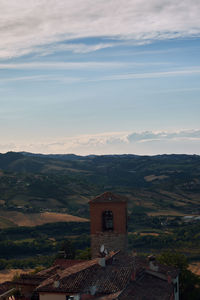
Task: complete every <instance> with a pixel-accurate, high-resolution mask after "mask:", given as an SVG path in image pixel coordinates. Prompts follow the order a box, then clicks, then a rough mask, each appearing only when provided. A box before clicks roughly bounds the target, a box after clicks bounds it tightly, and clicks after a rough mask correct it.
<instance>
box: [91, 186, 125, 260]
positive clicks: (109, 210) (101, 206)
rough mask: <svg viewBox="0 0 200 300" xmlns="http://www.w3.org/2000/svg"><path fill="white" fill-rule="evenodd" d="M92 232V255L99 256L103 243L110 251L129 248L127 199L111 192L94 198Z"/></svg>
mask: <svg viewBox="0 0 200 300" xmlns="http://www.w3.org/2000/svg"><path fill="white" fill-rule="evenodd" d="M89 205H90V224H91V225H90V226H91V230H90V234H91V252H92V257H93V258H95V257H98V256H99V250H100V247H101V245H104V247H105V249H106V250H107V251H108V252H110V251H117V250H122V251H123V252H126V250H127V200H126V198H125V197H122V196H119V195H115V194H113V193H111V192H105V193H104V194H102V195H100V196H98V197H96V198H94V199H92V200H91V201H90V202H89Z"/></svg>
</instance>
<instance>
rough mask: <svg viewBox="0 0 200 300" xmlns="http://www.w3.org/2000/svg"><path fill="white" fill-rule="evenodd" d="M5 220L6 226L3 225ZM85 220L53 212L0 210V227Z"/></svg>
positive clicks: (84, 220) (85, 220)
mask: <svg viewBox="0 0 200 300" xmlns="http://www.w3.org/2000/svg"><path fill="white" fill-rule="evenodd" d="M6 221H7V226H5V225H6ZM87 221H88V220H87V219H85V218H80V217H76V216H72V215H69V214H62V213H55V212H44V213H36V214H24V213H21V212H16V211H0V228H5V227H9V225H17V226H37V225H42V224H45V223H55V222H87Z"/></svg>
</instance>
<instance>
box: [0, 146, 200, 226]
mask: <svg viewBox="0 0 200 300" xmlns="http://www.w3.org/2000/svg"><path fill="white" fill-rule="evenodd" d="M0 170H1V174H0V175H1V176H0V189H1V199H0V206H1V209H2V210H4V211H5V210H11V211H12V210H18V211H21V212H24V213H34V212H41V211H46V210H48V211H58V212H68V213H71V214H75V215H78V216H82V217H88V205H87V202H88V199H90V198H91V197H94V196H96V195H97V194H99V193H102V192H103V191H105V190H112V191H113V192H117V193H121V194H124V195H127V196H128V199H129V200H130V202H129V207H130V208H131V209H132V208H133V207H135V206H136V205H138V206H140V207H141V208H143V209H144V210H146V211H148V212H160V214H162V213H163V211H164V212H165V213H166V212H168V213H169V215H170V214H175V215H179V214H185V213H186V214H188V213H194V212H198V211H199V199H200V180H199V176H200V157H199V156H197V155H157V156H152V157H149V156H136V155H102V156H86V157H81V156H75V155H34V154H30V153H14V152H9V153H6V154H0ZM47 207H48V209H47ZM1 223H2V227H5V226H6V223H5V219H4V220H0V226H1ZM10 225H11V224H10ZM8 226H9V224H8Z"/></svg>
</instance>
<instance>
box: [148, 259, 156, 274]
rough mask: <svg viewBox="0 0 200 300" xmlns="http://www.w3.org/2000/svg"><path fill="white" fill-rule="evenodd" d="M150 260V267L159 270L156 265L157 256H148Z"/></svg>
mask: <svg viewBox="0 0 200 300" xmlns="http://www.w3.org/2000/svg"><path fill="white" fill-rule="evenodd" d="M148 260H149V269H150V270H152V271H156V272H157V271H158V266H157V265H156V258H155V256H154V255H150V256H148Z"/></svg>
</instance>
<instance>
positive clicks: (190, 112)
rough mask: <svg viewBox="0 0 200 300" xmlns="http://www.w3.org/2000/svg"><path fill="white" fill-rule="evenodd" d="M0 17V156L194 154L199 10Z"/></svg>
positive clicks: (72, 8) (48, 5) (82, 8)
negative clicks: (13, 153) (9, 153)
mask: <svg viewBox="0 0 200 300" xmlns="http://www.w3.org/2000/svg"><path fill="white" fill-rule="evenodd" d="M0 11H1V22H0V36H1V39H0V128H1V131H0V138H1V141H0V152H6V151H10V150H12V151H31V152H42V153H76V154H82V155H87V154H92V153H93V154H109V153H134V154H149V155H153V154H160V153H191V154H200V150H199V149H200V121H199V120H200V118H199V112H200V97H199V95H200V84H199V83H200V39H199V37H200V21H199V13H200V2H199V1H196V0H192V1H191V0H190V1H189V0H182V1H179V0H173V1H172V0H165V1H160V0H149V1H148V2H147V1H146V0H145V1H144V0H140V1H139V0H126V1H122V0H107V1H104V0H101V1H96V2H95V5H94V1H91V0H84V1H82V0H74V1H73V2H72V1H64V0H59V1H55V0H49V1H46V0H40V1H31V0H26V1H24V0H20V1H14V0H9V1H4V0H0Z"/></svg>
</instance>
